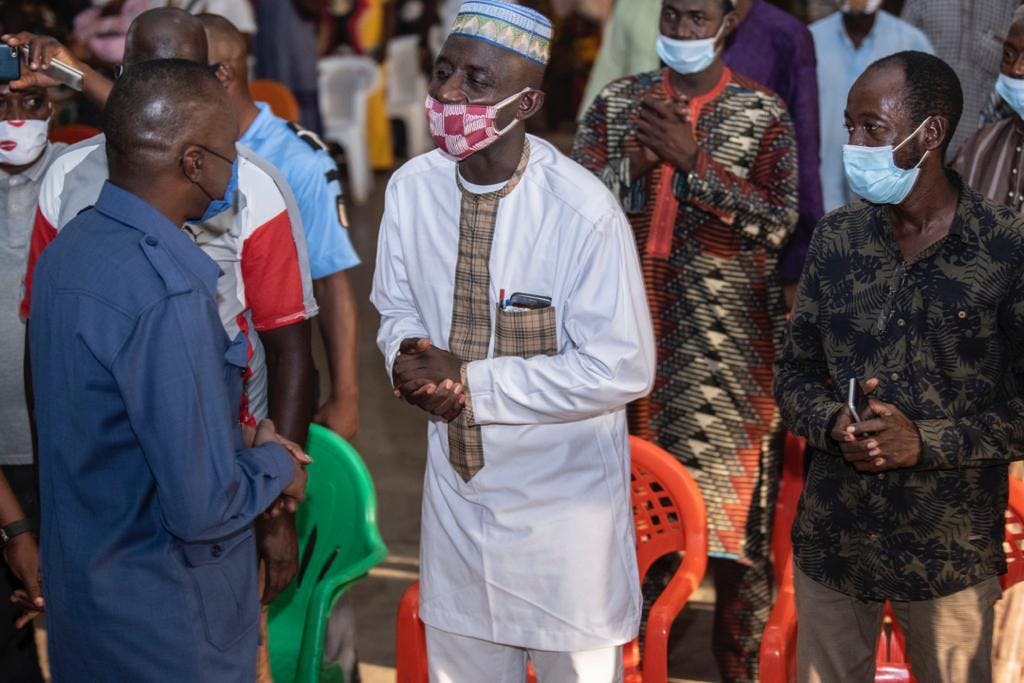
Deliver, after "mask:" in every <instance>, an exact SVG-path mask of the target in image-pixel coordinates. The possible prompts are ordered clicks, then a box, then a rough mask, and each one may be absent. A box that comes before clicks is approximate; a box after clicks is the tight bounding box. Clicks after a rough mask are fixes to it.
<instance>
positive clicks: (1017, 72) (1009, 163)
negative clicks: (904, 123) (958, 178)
mask: <svg viewBox="0 0 1024 683" xmlns="http://www.w3.org/2000/svg"><path fill="white" fill-rule="evenodd" d="M996 91H997V92H998V93H999V96H1000V98H1001V99H1002V101H1003V102H1004V103H1005V104H1006V106H1008V107H1009V108H1010V110H1011V114H1010V115H1009V116H1008V117H1006V118H1003V119H1001V120H999V121H996V122H995V123H990V124H989V125H987V126H985V127H984V128H982V129H981V130H979V131H977V132H976V133H974V134H973V135H971V136H970V137H969V138H968V139H967V140H966V142H964V144H963V145H962V146H961V147H960V151H958V152H957V153H956V156H955V157H954V159H953V162H952V164H951V166H952V167H953V168H954V169H955V170H956V171H957V172H958V173H960V175H962V176H963V178H964V181H965V182H966V183H967V184H968V185H970V186H971V187H973V188H974V189H975V190H977V191H978V192H980V193H981V194H983V195H984V196H985V197H987V198H988V199H989V200H991V201H993V202H996V203H999V204H1005V205H1006V206H1009V207H1011V208H1013V209H1014V210H1015V211H1017V212H1020V211H1021V209H1022V208H1024V177H1022V176H1024V121H1022V119H1021V117H1022V116H1024V6H1022V7H1018V8H1017V10H1016V11H1015V12H1014V14H1013V20H1012V23H1011V25H1010V30H1009V32H1008V34H1007V36H1006V40H1005V41H1004V42H1003V55H1002V60H1001V63H1000V67H999V76H998V77H997V81H996Z"/></svg>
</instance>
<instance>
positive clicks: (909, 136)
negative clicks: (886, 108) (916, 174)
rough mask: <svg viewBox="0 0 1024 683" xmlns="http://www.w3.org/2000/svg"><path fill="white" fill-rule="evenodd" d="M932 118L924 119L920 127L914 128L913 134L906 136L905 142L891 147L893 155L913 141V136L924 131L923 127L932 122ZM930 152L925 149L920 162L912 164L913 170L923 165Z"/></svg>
mask: <svg viewBox="0 0 1024 683" xmlns="http://www.w3.org/2000/svg"><path fill="white" fill-rule="evenodd" d="M932 118H934V117H932V116H929V117H928V118H926V119H925V120H924V121H922V122H921V125H920V126H918V127H917V128H916V129H915V130H914V132H913V133H911V134H910V135H908V136H907V137H906V139H905V140H904V141H903V142H901V143H900V144H898V145H896V146H895V147H893V148H892V151H893V153H894V154H895V153H896V150H898V149H899V148H900V147H902V146H903V145H905V144H907V143H908V142H910V141H911V140H913V139H914V137H915V136H916V135H917V134H918V133H920V132H921V130H923V129H924V127H925V125H926V124H927V123H928V122H929V121H931V120H932ZM930 151H931V150H930V149H926V150H925V151H924V154H922V155H921V160H920V161H918V162H917V163H916V164H914V168H921V164H923V163H924V160H925V159H927V158H928V152H930ZM894 161H895V160H894Z"/></svg>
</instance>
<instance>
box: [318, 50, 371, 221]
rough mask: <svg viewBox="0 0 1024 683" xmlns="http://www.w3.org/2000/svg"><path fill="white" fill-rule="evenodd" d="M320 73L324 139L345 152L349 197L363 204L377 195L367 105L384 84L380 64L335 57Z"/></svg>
mask: <svg viewBox="0 0 1024 683" xmlns="http://www.w3.org/2000/svg"><path fill="white" fill-rule="evenodd" d="M317 73H318V79H319V85H320V118H321V120H322V123H323V128H324V137H325V138H326V139H328V140H332V141H334V142H337V143H338V144H339V145H341V148H342V149H343V150H345V161H346V163H347V165H348V181H349V187H348V189H349V196H351V197H352V200H353V201H354V202H355V203H357V204H362V203H364V202H365V201H366V200H367V199H368V198H369V196H370V193H371V192H372V191H373V169H372V168H371V167H370V150H369V147H368V145H367V130H366V103H367V99H368V98H369V95H370V93H371V92H373V91H374V89H376V88H377V87H378V83H379V80H380V75H379V73H378V70H377V63H376V62H375V61H373V60H372V59H370V58H369V57H357V56H352V55H333V56H330V57H324V58H323V59H321V60H320V61H319V63H318V64H317Z"/></svg>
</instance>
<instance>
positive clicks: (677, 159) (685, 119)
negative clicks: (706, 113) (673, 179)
mask: <svg viewBox="0 0 1024 683" xmlns="http://www.w3.org/2000/svg"><path fill="white" fill-rule="evenodd" d="M636 139H637V142H639V143H640V144H641V145H642V148H641V153H640V155H638V156H636V157H635V158H634V159H633V160H632V163H631V165H632V166H633V167H634V176H639V175H643V173H646V171H648V170H650V168H651V167H653V166H654V165H656V164H657V162H658V160H660V161H663V162H666V163H669V164H671V165H672V166H675V167H676V168H677V169H679V170H680V171H682V172H683V173H689V172H690V171H692V170H693V168H694V166H696V164H697V151H698V149H699V148H698V146H697V138H696V137H695V136H694V133H693V122H692V121H690V110H689V100H687V99H686V98H685V97H678V96H677V97H674V98H671V99H670V98H668V97H664V96H662V97H658V96H654V95H648V96H647V97H645V98H644V100H643V101H642V102H641V103H640V111H639V114H638V117H637V122H636Z"/></svg>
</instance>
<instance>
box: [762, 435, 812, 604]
mask: <svg viewBox="0 0 1024 683" xmlns="http://www.w3.org/2000/svg"><path fill="white" fill-rule="evenodd" d="M806 449H807V442H806V441H805V440H804V439H803V438H801V437H799V436H795V435H793V434H786V448H785V451H784V455H783V458H782V478H781V479H780V481H779V497H778V498H777V499H776V502H775V521H774V522H773V523H772V544H771V547H772V567H773V568H774V576H775V587H776V588H782V586H783V578H784V576H785V573H786V569H785V568H786V566H787V564H788V563H789V556H790V555H791V554H792V552H793V544H792V542H791V541H790V538H789V532H790V530H791V529H792V528H793V520H795V519H796V506H797V504H798V503H799V502H800V493H801V492H802V491H803V490H804V452H805V451H806Z"/></svg>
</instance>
